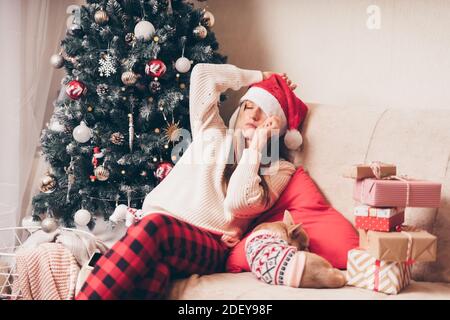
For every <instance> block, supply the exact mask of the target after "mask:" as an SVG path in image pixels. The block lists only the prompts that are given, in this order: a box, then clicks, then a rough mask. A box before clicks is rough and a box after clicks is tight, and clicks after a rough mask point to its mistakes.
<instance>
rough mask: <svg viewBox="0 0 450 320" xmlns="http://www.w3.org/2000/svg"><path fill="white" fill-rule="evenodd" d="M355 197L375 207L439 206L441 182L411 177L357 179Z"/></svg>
mask: <svg viewBox="0 0 450 320" xmlns="http://www.w3.org/2000/svg"><path fill="white" fill-rule="evenodd" d="M353 199H355V200H356V201H358V202H360V203H363V204H366V205H370V206H375V207H421V208H439V206H440V202H441V184H440V183H438V182H433V181H427V180H415V179H411V178H407V179H404V178H402V180H384V179H380V180H378V179H364V180H357V181H356V182H355V185H354V188H353Z"/></svg>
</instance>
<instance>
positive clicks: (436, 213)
mask: <svg viewBox="0 0 450 320" xmlns="http://www.w3.org/2000/svg"><path fill="white" fill-rule="evenodd" d="M309 106H310V112H309V115H308V118H307V119H306V121H305V124H304V126H303V136H304V140H305V144H304V149H303V151H302V152H301V153H299V154H298V155H297V156H296V158H295V162H296V164H297V165H303V166H304V168H305V169H306V170H307V171H308V172H309V173H310V175H311V176H312V178H313V179H314V180H315V181H316V183H317V184H318V186H319V187H320V189H321V190H322V192H323V193H324V194H325V196H326V197H327V199H328V200H329V201H330V202H331V204H332V205H333V206H334V207H335V208H337V209H338V210H339V211H340V212H341V213H343V214H344V215H345V217H346V218H347V219H348V220H349V221H351V222H353V217H352V208H353V206H354V204H355V202H354V201H353V200H352V180H349V179H345V178H342V175H341V173H342V170H343V168H344V167H345V166H347V165H349V164H353V163H361V162H365V161H367V162H370V161H374V160H380V161H384V162H390V163H396V164H397V167H398V171H399V172H398V173H399V174H407V175H409V176H411V177H414V178H423V179H430V180H435V181H440V182H442V184H443V188H442V202H441V208H440V209H439V210H436V209H426V208H408V209H407V210H406V223H408V224H414V225H418V226H420V227H422V228H424V229H426V230H428V231H429V232H431V233H433V234H435V235H437V236H438V237H439V241H438V260H437V262H433V263H421V264H416V265H415V266H414V268H413V278H414V279H415V281H413V282H412V283H411V285H410V286H409V287H407V288H406V289H405V290H404V291H402V292H401V293H400V294H398V295H385V294H382V293H375V292H372V291H369V290H364V289H359V288H354V287H347V286H346V287H344V288H341V289H320V290H318V289H296V288H288V287H281V286H271V285H267V284H265V283H262V282H260V281H258V280H257V279H256V278H255V277H254V276H253V275H252V274H251V273H240V274H226V273H220V274H213V275H207V276H198V275H193V276H191V277H189V278H187V279H182V280H176V281H174V282H173V285H172V290H171V293H170V298H171V299H450V110H436V109H420V110H417V109H411V110H410V109H393V108H366V107H361V108H358V107H342V106H330V105H314V104H309Z"/></svg>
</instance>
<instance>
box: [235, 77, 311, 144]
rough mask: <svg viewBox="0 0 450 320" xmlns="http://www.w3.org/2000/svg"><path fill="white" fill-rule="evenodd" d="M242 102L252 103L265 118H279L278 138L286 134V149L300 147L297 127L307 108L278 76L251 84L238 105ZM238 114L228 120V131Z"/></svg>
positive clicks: (301, 141) (300, 140)
mask: <svg viewBox="0 0 450 320" xmlns="http://www.w3.org/2000/svg"><path fill="white" fill-rule="evenodd" d="M244 100H250V101H252V102H254V103H255V104H256V105H258V106H259V107H260V108H261V109H262V110H263V111H264V113H265V114H266V115H267V116H273V115H277V116H279V117H280V119H281V128H280V136H282V135H283V134H285V133H286V134H285V136H284V144H285V145H286V147H287V148H288V149H290V150H296V149H298V148H299V147H300V146H301V145H302V143H303V138H302V135H301V134H300V131H299V130H298V127H299V126H300V124H301V123H302V122H303V120H305V118H306V114H307V112H308V107H307V106H306V104H304V103H303V102H302V101H301V100H300V99H299V98H298V97H297V96H296V95H295V93H294V92H293V91H292V90H291V89H290V88H289V85H288V84H287V83H286V81H285V80H284V79H283V78H282V77H281V76H280V75H278V74H272V75H271V76H270V77H269V78H268V79H265V80H263V81H261V82H258V83H254V84H252V85H251V86H250V88H249V89H248V91H247V92H246V93H245V94H244V96H242V98H241V99H240V101H239V105H241V103H242V102H243V101H244ZM238 114H239V108H237V109H236V111H235V112H234V113H233V115H232V116H231V118H230V123H229V128H230V129H234V128H235V125H236V120H237V116H238Z"/></svg>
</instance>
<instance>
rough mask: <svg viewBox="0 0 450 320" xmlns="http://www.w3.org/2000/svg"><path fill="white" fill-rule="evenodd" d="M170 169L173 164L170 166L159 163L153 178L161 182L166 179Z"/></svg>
mask: <svg viewBox="0 0 450 320" xmlns="http://www.w3.org/2000/svg"><path fill="white" fill-rule="evenodd" d="M172 169H173V164H171V163H170V162H161V163H160V164H159V165H158V168H157V169H156V171H155V177H156V178H157V179H158V180H159V182H161V181H163V180H164V178H165V177H167V175H168V174H169V172H170V171H171V170H172Z"/></svg>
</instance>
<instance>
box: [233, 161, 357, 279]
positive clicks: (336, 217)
mask: <svg viewBox="0 0 450 320" xmlns="http://www.w3.org/2000/svg"><path fill="white" fill-rule="evenodd" d="M285 210H289V212H290V213H291V215H292V217H293V219H294V221H295V223H302V225H303V228H304V229H305V231H306V232H307V233H308V236H309V237H310V251H311V252H314V253H316V254H318V255H320V256H322V257H324V258H325V259H327V260H328V261H329V262H330V263H331V264H332V265H333V266H334V267H335V268H339V269H346V265H347V253H348V251H349V250H350V249H353V248H355V247H357V246H358V243H359V238H358V234H357V232H356V230H355V229H354V228H353V226H352V224H351V223H350V222H349V221H348V220H347V219H345V217H344V216H343V215H342V214H341V213H339V212H338V211H337V210H335V209H334V208H333V207H331V205H330V204H329V203H328V202H327V201H326V200H325V198H324V196H323V195H322V193H321V192H320V191H319V189H318V188H317V186H316V184H315V183H314V181H313V180H312V179H311V177H310V176H309V174H308V173H307V172H305V170H304V169H303V168H302V167H299V168H298V169H297V171H296V172H295V174H294V175H293V177H292V178H291V181H290V182H289V184H288V185H287V186H286V188H285V190H284V191H283V193H282V194H281V195H280V198H279V199H278V201H277V202H276V203H275V205H274V206H273V207H272V208H271V209H270V210H268V211H267V212H265V213H263V214H262V215H261V216H260V217H259V218H258V219H256V221H255V223H254V224H253V226H252V227H254V226H256V225H258V224H260V223H262V222H273V221H282V220H283V215H284V211H285ZM252 227H251V228H250V229H249V230H250V231H249V232H248V233H247V234H246V235H245V236H244V238H243V239H242V240H241V241H240V242H239V243H238V244H237V245H236V246H235V247H234V248H233V249H232V250H231V251H230V255H229V258H228V260H227V271H228V272H242V271H249V270H250V268H249V265H248V263H247V259H246V257H245V251H244V245H245V240H246V238H247V236H248V235H249V234H250V233H251V229H252Z"/></svg>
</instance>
